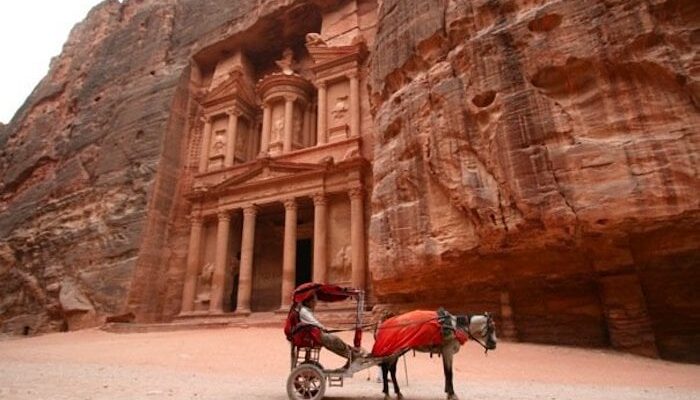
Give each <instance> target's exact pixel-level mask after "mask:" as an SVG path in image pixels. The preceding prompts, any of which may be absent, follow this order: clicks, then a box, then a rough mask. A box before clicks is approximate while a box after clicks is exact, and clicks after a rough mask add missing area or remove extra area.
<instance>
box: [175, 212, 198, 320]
mask: <svg viewBox="0 0 700 400" xmlns="http://www.w3.org/2000/svg"><path fill="white" fill-rule="evenodd" d="M190 219H191V223H192V225H191V227H190V244H189V246H188V248H187V272H186V274H185V286H184V287H183V288H182V307H181V308H180V312H182V313H186V312H191V311H193V310H194V298H195V295H196V293H197V276H198V275H199V263H200V259H199V254H200V246H201V243H202V217H201V216H199V215H192V216H191V217H190Z"/></svg>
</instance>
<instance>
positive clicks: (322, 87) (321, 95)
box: [316, 82, 328, 146]
mask: <svg viewBox="0 0 700 400" xmlns="http://www.w3.org/2000/svg"><path fill="white" fill-rule="evenodd" d="M327 107H328V100H327V99H326V82H319V83H318V126H317V128H318V132H317V133H316V145H319V146H320V145H322V144H326V142H327V138H326V130H327V121H326V116H327V114H328V113H327Z"/></svg>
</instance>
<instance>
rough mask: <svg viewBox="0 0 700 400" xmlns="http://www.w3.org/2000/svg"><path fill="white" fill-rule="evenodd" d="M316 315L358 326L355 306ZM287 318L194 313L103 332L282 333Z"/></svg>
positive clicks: (337, 324) (113, 325)
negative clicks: (271, 330) (256, 330)
mask: <svg viewBox="0 0 700 400" xmlns="http://www.w3.org/2000/svg"><path fill="white" fill-rule="evenodd" d="M315 314H316V317H317V318H318V319H319V320H320V321H321V322H322V323H323V324H324V325H327V326H328V327H332V328H343V329H351V328H352V327H353V326H354V323H355V316H356V311H355V308H354V307H348V306H335V305H333V304H330V305H326V304H319V306H318V308H317V309H316V312H315ZM370 316H371V314H370V313H369V312H365V314H364V321H365V323H367V322H368V321H369V319H370ZM286 318H287V311H286V310H280V311H272V312H254V313H252V314H249V315H237V314H235V313H221V314H209V313H197V312H195V313H191V314H188V315H179V316H177V317H175V319H173V320H172V321H171V322H162V323H134V322H110V323H106V324H104V325H103V326H102V327H101V329H102V330H104V331H107V332H114V333H143V332H167V331H179V330H192V329H220V328H231V327H237V328H250V327H256V328H279V329H280V330H282V328H283V327H284V321H285V319H286Z"/></svg>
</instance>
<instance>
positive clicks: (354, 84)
mask: <svg viewBox="0 0 700 400" xmlns="http://www.w3.org/2000/svg"><path fill="white" fill-rule="evenodd" d="M349 77H350V137H356V136H360V82H359V79H358V77H357V72H353V73H351V74H350V76H349Z"/></svg>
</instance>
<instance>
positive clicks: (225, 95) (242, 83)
mask: <svg viewBox="0 0 700 400" xmlns="http://www.w3.org/2000/svg"><path fill="white" fill-rule="evenodd" d="M234 99H238V100H239V101H240V102H242V103H244V104H247V105H248V106H251V107H252V106H254V105H255V104H257V96H256V95H255V90H254V88H253V87H252V86H251V84H250V83H249V82H248V80H247V79H246V78H245V76H244V75H243V71H241V70H239V69H235V70H233V71H231V72H230V73H229V76H228V78H226V80H224V81H223V82H221V83H220V84H219V85H218V86H216V87H215V88H213V89H212V90H210V91H209V92H208V93H207V94H205V95H204V98H203V100H202V105H203V106H204V107H210V106H213V105H216V104H220V103H225V102H228V101H230V100H234Z"/></svg>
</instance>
